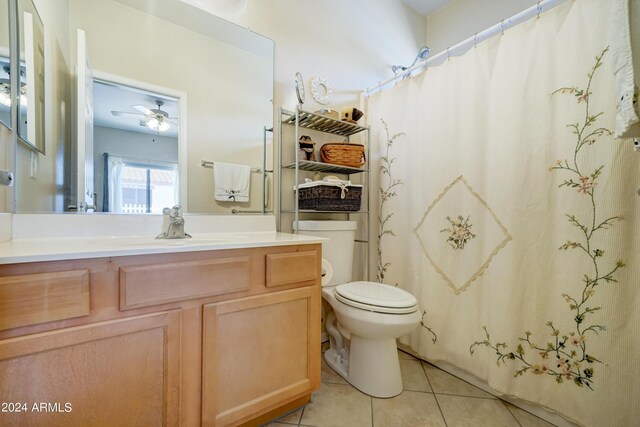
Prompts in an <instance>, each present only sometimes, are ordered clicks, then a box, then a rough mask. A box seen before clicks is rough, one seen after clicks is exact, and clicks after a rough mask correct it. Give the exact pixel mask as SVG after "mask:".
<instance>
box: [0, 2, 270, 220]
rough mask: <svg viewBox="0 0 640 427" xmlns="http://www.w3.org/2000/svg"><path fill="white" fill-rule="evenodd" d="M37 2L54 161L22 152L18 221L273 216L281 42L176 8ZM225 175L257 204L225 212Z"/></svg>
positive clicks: (240, 202) (232, 203) (234, 204)
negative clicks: (229, 172) (238, 174)
mask: <svg viewBox="0 0 640 427" xmlns="http://www.w3.org/2000/svg"><path fill="white" fill-rule="evenodd" d="M0 1H2V0H0ZM18 1H22V0H18ZM29 1H30V0H29ZM34 3H35V7H36V9H37V14H38V15H39V16H40V17H41V19H42V23H43V28H44V31H43V33H44V40H45V42H44V59H45V60H44V79H43V81H44V86H45V88H46V93H45V95H46V96H45V97H44V108H43V110H44V112H45V120H44V122H45V124H44V126H43V129H44V131H45V138H44V140H45V147H46V149H43V150H42V152H43V153H44V154H43V153H36V152H33V150H28V149H27V148H26V147H22V148H21V146H20V145H19V146H18V150H17V153H16V155H17V166H16V173H17V178H16V211H17V212H43V211H45V212H46V211H49V212H50V211H53V212H69V211H71V212H73V211H76V212H77V211H92V212H93V211H95V212H111V213H158V212H161V210H162V208H163V207H164V206H169V205H172V204H174V203H175V204H181V205H182V206H183V207H185V208H186V209H185V210H186V211H187V212H191V213H222V214H229V213H234V212H241V213H262V212H263V211H267V212H268V211H270V210H271V209H272V208H271V202H270V199H271V194H272V193H273V191H272V185H273V177H272V172H271V171H272V170H273V167H272V163H271V162H272V158H273V155H272V150H273V143H272V136H271V133H270V132H267V131H265V129H269V128H272V122H273V103H272V99H273V81H274V80H273V54H274V44H273V41H272V40H270V39H268V38H265V37H263V36H261V35H258V34H256V33H253V32H251V31H249V30H247V29H244V28H242V27H239V26H236V25H234V24H231V23H229V22H227V21H225V20H223V19H220V18H218V17H216V16H213V15H210V14H208V13H207V12H205V11H203V10H200V9H197V8H195V7H193V6H190V5H188V4H186V3H183V2H181V1H179V0H153V1H151V0H67V1H62V2H58V1H56V2H52V1H50V0H34ZM53 3H55V4H53ZM34 16H35V14H34ZM0 42H1V39H0ZM28 76H29V73H27V83H28ZM35 76H37V74H35V75H34V77H35ZM27 87H28V85H27ZM30 104H31V99H27V105H30ZM28 113H29V112H28ZM37 132H38V130H36V135H37ZM43 148H44V147H43ZM265 159H266V161H265ZM221 163H226V164H232V165H238V166H240V167H241V169H245V170H246V169H247V168H246V167H247V166H248V167H249V168H248V169H249V171H250V172H249V182H250V185H249V197H248V199H244V198H236V197H229V198H227V199H224V200H217V199H216V197H215V196H216V191H217V190H220V189H219V188H217V187H220V185H221V183H222V182H223V180H222V179H219V180H218V181H217V182H216V181H215V180H214V170H216V164H219V165H220V167H219V168H218V169H217V171H222V170H224V169H223V166H224V165H222V164H221ZM265 163H266V164H265ZM265 170H266V171H267V172H266V173H265ZM228 185H231V186H233V185H237V184H236V183H233V184H228ZM245 200H246V201H245ZM265 202H266V203H265ZM265 204H266V207H265Z"/></svg>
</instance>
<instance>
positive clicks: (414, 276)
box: [367, 0, 640, 426]
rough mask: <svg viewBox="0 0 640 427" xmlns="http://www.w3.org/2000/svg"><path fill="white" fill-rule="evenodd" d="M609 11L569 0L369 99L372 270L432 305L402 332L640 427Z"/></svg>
mask: <svg viewBox="0 0 640 427" xmlns="http://www.w3.org/2000/svg"><path fill="white" fill-rule="evenodd" d="M610 9H611V1H610V0H575V1H569V2H567V3H565V4H563V5H561V6H558V7H556V8H554V9H552V10H550V11H548V12H546V13H544V14H542V15H541V16H540V17H539V18H537V19H536V18H534V19H531V20H529V21H527V22H525V23H523V24H521V25H518V26H516V27H514V28H511V29H508V30H507V31H505V32H504V34H502V35H499V36H496V37H494V38H492V39H490V40H487V41H485V42H483V43H480V44H479V45H477V46H476V47H474V48H471V49H470V50H469V51H468V52H466V53H465V54H463V55H462V56H459V57H451V58H450V59H448V60H447V61H446V63H444V64H443V65H441V66H438V67H433V68H430V69H428V70H427V71H426V72H425V73H422V74H421V75H419V76H417V77H413V78H411V79H406V80H403V81H401V82H400V83H398V84H397V86H396V87H394V88H392V89H389V90H386V91H383V92H381V93H378V94H375V95H373V96H371V97H370V98H369V99H368V106H367V108H368V117H369V123H370V125H371V127H372V144H373V147H372V148H373V149H374V151H377V153H378V159H377V162H378V168H375V167H374V168H372V169H377V170H378V171H379V174H378V176H377V178H376V177H375V176H374V177H373V178H374V181H373V182H378V183H379V188H378V189H377V192H378V199H379V206H378V212H377V213H376V216H377V218H378V221H377V226H378V229H377V235H378V239H377V240H378V243H379V244H378V248H377V255H378V256H377V259H376V260H374V261H375V262H374V264H377V268H376V271H375V272H374V273H377V276H378V280H380V281H382V282H384V283H387V284H391V285H396V286H399V287H401V288H403V289H406V290H408V291H410V292H412V293H413V294H414V295H416V297H417V298H418V301H419V303H420V306H421V309H422V311H423V313H424V315H423V321H422V324H421V325H420V326H419V327H418V328H417V329H416V330H415V331H414V332H413V333H412V334H411V335H410V336H408V337H404V338H403V342H404V343H406V344H408V345H410V347H411V348H412V349H413V350H415V351H416V352H417V353H419V354H420V355H421V356H422V357H423V358H425V359H426V360H430V361H445V362H447V363H449V364H452V365H454V366H455V367H457V368H460V369H463V370H465V371H467V372H468V373H470V374H472V375H474V376H476V377H478V378H479V379H481V380H483V381H486V382H487V383H488V384H489V385H490V386H491V387H492V388H493V389H495V390H496V391H498V392H499V393H502V394H504V395H508V396H513V397H517V398H519V399H521V400H524V401H527V402H530V403H534V404H537V405H541V406H544V407H545V408H547V409H549V410H551V411H555V412H557V413H559V414H561V415H563V416H564V417H566V418H567V419H569V420H572V421H574V422H577V423H579V424H581V425H585V426H631V425H640V410H639V408H640V405H638V402H640V356H639V355H640V338H639V337H640V333H639V332H638V327H639V326H640V310H639V309H638V307H639V306H640V289H639V288H638V287H639V285H640V283H639V280H638V278H639V277H640V276H639V273H640V267H639V262H640V237H639V236H640V221H639V216H640V209H639V208H638V204H639V202H640V197H639V195H638V194H637V193H636V191H637V188H638V187H639V186H640V172H639V171H640V154H638V153H634V152H633V149H632V143H631V141H629V140H617V139H614V138H613V136H612V132H611V131H612V130H613V128H614V125H615V111H616V99H615V95H614V78H613V72H612V70H611V64H610V59H611V58H610V57H611V53H610V52H609V51H608V50H607V47H608V40H609V31H610V28H609V19H610V16H609V11H610ZM372 234H374V235H375V234H376V232H375V230H374V232H373V233H372ZM373 252H374V253H376V251H373Z"/></svg>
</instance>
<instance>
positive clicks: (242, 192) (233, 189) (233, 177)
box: [213, 162, 251, 202]
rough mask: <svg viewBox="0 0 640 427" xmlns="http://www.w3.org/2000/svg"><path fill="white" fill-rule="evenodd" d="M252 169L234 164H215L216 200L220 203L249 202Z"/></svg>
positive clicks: (214, 184) (214, 185)
mask: <svg viewBox="0 0 640 427" xmlns="http://www.w3.org/2000/svg"><path fill="white" fill-rule="evenodd" d="M250 184H251V167H250V166H247V165H236V164H232V163H222V162H214V163H213V187H214V189H215V199H216V200H218V201H220V202H248V201H249V186H250Z"/></svg>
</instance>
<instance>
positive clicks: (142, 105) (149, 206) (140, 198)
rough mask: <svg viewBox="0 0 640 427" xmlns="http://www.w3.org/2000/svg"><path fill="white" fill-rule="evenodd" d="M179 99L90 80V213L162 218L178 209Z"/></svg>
mask: <svg viewBox="0 0 640 427" xmlns="http://www.w3.org/2000/svg"><path fill="white" fill-rule="evenodd" d="M178 105H179V100H178V99H176V98H173V97H170V96H167V95H161V94H158V93H154V92H149V91H146V90H144V89H140V88H135V87H132V86H126V85H121V84H116V83H112V82H106V81H100V80H94V83H93V106H94V128H93V153H94V159H93V161H94V165H93V170H94V173H93V176H94V186H93V188H94V189H95V193H96V201H97V202H96V203H97V206H96V210H97V211H98V212H113V213H126V214H136V213H162V209H163V208H164V207H167V206H174V205H176V204H179V186H178V152H179V117H178Z"/></svg>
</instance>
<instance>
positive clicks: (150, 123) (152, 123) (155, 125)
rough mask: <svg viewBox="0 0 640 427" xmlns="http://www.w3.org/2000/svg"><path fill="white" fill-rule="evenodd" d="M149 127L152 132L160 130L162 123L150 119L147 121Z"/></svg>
mask: <svg viewBox="0 0 640 427" xmlns="http://www.w3.org/2000/svg"><path fill="white" fill-rule="evenodd" d="M147 127H148V128H149V129H152V130H158V128H159V127H160V122H159V121H158V119H156V118H153V119H149V120H148V121H147Z"/></svg>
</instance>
